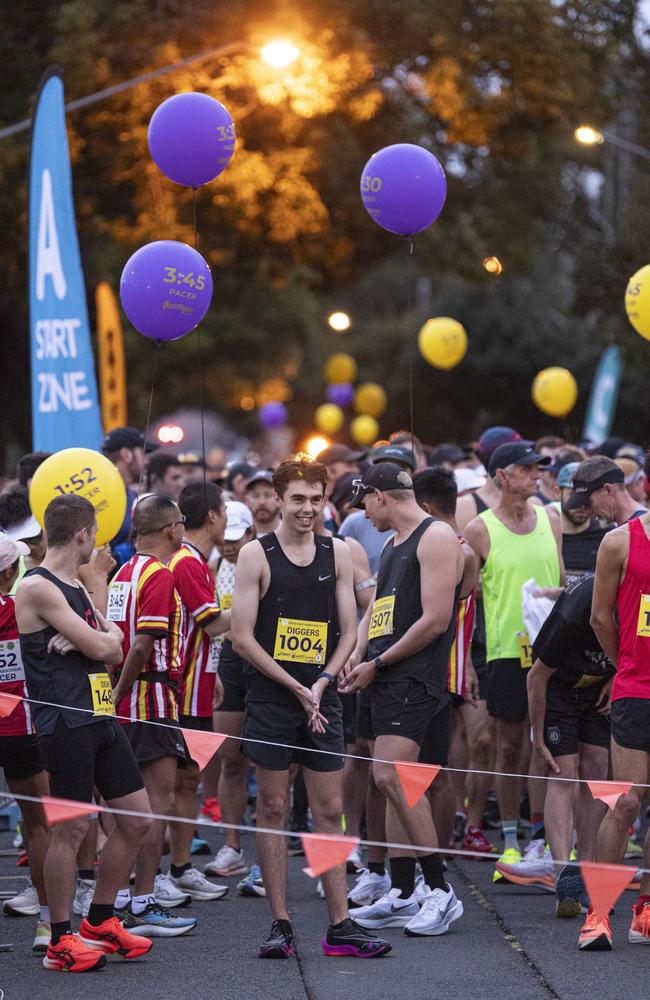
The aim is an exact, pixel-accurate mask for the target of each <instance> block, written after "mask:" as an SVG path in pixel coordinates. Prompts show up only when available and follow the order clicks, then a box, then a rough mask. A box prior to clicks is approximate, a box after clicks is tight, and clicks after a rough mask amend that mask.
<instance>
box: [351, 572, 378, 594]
mask: <svg viewBox="0 0 650 1000" xmlns="http://www.w3.org/2000/svg"><path fill="white" fill-rule="evenodd" d="M376 586H377V578H376V577H375V576H370V577H368V579H367V580H362V581H361V583H355V585H354V590H355V593H357V594H358V593H359V591H360V590H369V589H370V587H376Z"/></svg>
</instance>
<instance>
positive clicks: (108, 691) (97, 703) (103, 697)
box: [88, 674, 115, 715]
mask: <svg viewBox="0 0 650 1000" xmlns="http://www.w3.org/2000/svg"><path fill="white" fill-rule="evenodd" d="M88 683H89V684H90V693H91V694H92V696H93V709H94V711H93V715H115V705H114V703H113V687H112V685H111V679H110V677H109V676H108V674H88Z"/></svg>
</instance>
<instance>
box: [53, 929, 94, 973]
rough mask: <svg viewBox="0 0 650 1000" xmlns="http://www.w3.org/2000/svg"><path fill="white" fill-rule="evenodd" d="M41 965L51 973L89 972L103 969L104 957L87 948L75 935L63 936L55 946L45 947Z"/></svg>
mask: <svg viewBox="0 0 650 1000" xmlns="http://www.w3.org/2000/svg"><path fill="white" fill-rule="evenodd" d="M43 965H44V967H45V968H46V969H49V970H50V971H51V972H90V971H91V970H93V969H103V968H104V966H105V965H106V955H104V954H103V953H102V952H101V951H97V949H96V948H87V947H86V945H85V944H83V942H81V941H80V940H79V938H78V937H77V935H76V934H63V935H61V937H60V938H59V940H58V942H57V944H49V945H48V946H47V951H46V952H45V957H44V959H43Z"/></svg>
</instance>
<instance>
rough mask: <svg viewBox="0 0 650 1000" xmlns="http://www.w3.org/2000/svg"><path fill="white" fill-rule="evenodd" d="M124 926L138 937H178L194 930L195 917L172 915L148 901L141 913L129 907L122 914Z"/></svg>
mask: <svg viewBox="0 0 650 1000" xmlns="http://www.w3.org/2000/svg"><path fill="white" fill-rule="evenodd" d="M116 919H117V918H116ZM124 927H125V928H126V930H128V931H130V932H131V934H135V935H137V936H138V937H147V938H154V937H180V935H181V934H187V933H188V932H189V931H192V930H194V928H195V927H196V918H195V917H173V916H172V915H171V913H170V912H169V910H165V909H164V908H163V907H162V906H159V905H158V903H149V905H148V906H146V907H145V909H144V910H143V911H142V913H137V914H136V913H134V912H133V910H132V909H131V907H129V908H128V910H127V911H126V913H125V914H124ZM79 933H81V930H80V931H79Z"/></svg>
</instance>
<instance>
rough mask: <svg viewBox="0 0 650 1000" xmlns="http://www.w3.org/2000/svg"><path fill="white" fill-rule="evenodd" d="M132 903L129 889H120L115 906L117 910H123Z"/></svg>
mask: <svg viewBox="0 0 650 1000" xmlns="http://www.w3.org/2000/svg"><path fill="white" fill-rule="evenodd" d="M130 901H131V893H130V892H129V890H128V889H118V891H117V896H116V897H115V902H114V903H113V906H114V907H115V909H116V910H123V909H124V907H125V906H127V905H128V904H129V903H130Z"/></svg>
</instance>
